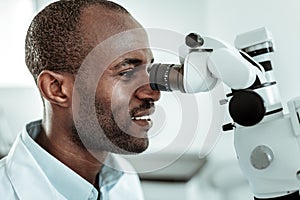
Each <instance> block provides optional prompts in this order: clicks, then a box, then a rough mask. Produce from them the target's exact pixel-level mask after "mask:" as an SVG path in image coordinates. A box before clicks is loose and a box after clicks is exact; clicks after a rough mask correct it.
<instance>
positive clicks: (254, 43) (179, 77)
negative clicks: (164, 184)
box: [149, 28, 300, 199]
mask: <svg viewBox="0 0 300 200" xmlns="http://www.w3.org/2000/svg"><path fill="white" fill-rule="evenodd" d="M235 46H236V48H233V47H231V46H230V45H228V44H226V43H225V42H223V41H220V40H218V39H214V38H211V37H201V36H200V35H198V34H195V33H191V34H189V35H188V36H187V37H186V44H185V45H183V46H181V47H180V48H179V54H180V62H181V63H180V64H179V65H175V64H174V65H170V64H153V65H152V67H151V68H150V71H149V74H150V84H151V87H152V88H153V89H154V90H161V91H173V90H179V91H181V92H183V93H198V92H205V91H210V90H211V89H213V88H214V87H215V86H216V85H217V84H219V83H220V82H223V83H225V84H226V85H227V86H229V87H230V88H231V91H232V92H231V93H230V94H227V95H226V98H225V100H224V99H223V100H221V101H220V102H223V103H224V102H227V103H228V111H229V114H230V116H231V118H232V120H233V123H229V124H226V125H224V126H223V130H224V131H227V130H234V145H235V149H236V153H237V157H238V160H239V165H240V168H241V169H242V171H243V173H244V175H245V176H246V178H247V179H248V181H249V183H250V187H251V189H252V191H253V193H254V196H255V199H273V198H274V199H300V197H299V194H298V191H299V187H300V181H299V179H300V137H299V136H300V126H299V123H300V119H299V112H300V98H294V99H292V100H290V101H289V102H288V109H289V114H285V115H284V113H283V108H282V104H281V98H280V94H279V91H278V88H277V84H276V81H275V78H274V74H273V70H272V67H273V66H272V60H271V55H272V54H273V51H274V42H273V40H272V35H271V33H270V32H269V31H268V30H267V29H265V28H261V29H257V30H254V31H250V32H247V33H244V34H241V35H239V36H238V37H237V38H236V41H235Z"/></svg>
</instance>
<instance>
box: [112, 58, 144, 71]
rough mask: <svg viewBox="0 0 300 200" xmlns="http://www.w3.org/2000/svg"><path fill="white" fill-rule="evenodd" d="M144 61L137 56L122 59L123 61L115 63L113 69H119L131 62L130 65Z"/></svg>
mask: <svg viewBox="0 0 300 200" xmlns="http://www.w3.org/2000/svg"><path fill="white" fill-rule="evenodd" d="M141 63H143V61H142V60H140V59H136V58H126V59H124V60H122V61H121V62H119V63H118V64H117V65H115V66H114V67H113V69H119V68H121V67H122V66H123V65H126V64H129V65H139V64H141Z"/></svg>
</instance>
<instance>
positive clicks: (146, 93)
mask: <svg viewBox="0 0 300 200" xmlns="http://www.w3.org/2000/svg"><path fill="white" fill-rule="evenodd" d="M146 74H147V75H145V76H143V80H144V81H143V83H144V84H143V85H142V86H141V87H139V88H138V89H137V91H136V96H137V97H138V98H139V99H151V100H152V101H158V100H159V98H160V91H158V90H153V89H152V88H151V87H150V82H149V75H148V73H147V72H146Z"/></svg>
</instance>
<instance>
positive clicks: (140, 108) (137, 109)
mask: <svg viewBox="0 0 300 200" xmlns="http://www.w3.org/2000/svg"><path fill="white" fill-rule="evenodd" d="M150 108H154V103H153V101H150V100H143V102H142V104H140V105H139V106H138V107H135V108H133V109H132V110H131V111H130V116H134V115H135V114H136V113H139V112H142V111H145V110H148V109H150Z"/></svg>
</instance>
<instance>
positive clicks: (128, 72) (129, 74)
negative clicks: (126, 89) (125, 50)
mask: <svg viewBox="0 0 300 200" xmlns="http://www.w3.org/2000/svg"><path fill="white" fill-rule="evenodd" d="M119 75H120V76H121V77H122V78H125V79H130V78H131V77H132V76H133V75H134V70H133V69H130V70H126V71H123V72H120V73H119Z"/></svg>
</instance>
